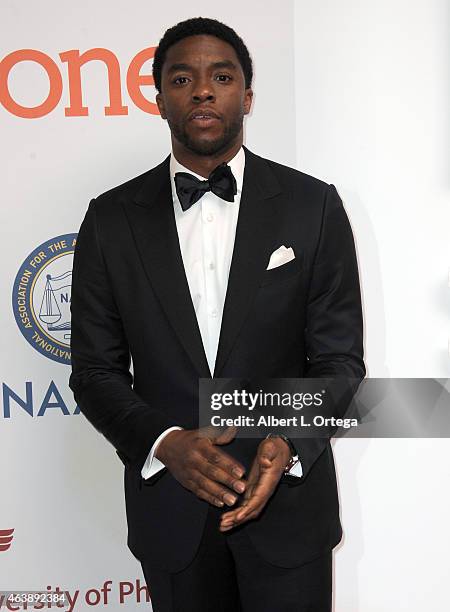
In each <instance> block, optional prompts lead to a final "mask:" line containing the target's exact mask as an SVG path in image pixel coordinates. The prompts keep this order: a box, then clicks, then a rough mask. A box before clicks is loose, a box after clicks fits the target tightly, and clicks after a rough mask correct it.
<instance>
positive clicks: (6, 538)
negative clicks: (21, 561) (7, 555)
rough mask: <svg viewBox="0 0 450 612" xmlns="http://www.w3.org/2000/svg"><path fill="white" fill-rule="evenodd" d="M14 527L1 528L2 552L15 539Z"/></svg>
mask: <svg viewBox="0 0 450 612" xmlns="http://www.w3.org/2000/svg"><path fill="white" fill-rule="evenodd" d="M13 533H14V529H0V552H4V551H5V550H8V548H9V547H10V546H11V542H12V541H13V537H14V536H13Z"/></svg>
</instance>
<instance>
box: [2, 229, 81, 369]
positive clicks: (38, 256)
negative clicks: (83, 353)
mask: <svg viewBox="0 0 450 612" xmlns="http://www.w3.org/2000/svg"><path fill="white" fill-rule="evenodd" d="M76 237H77V234H64V235H61V236H57V237H56V238H51V239H50V240H47V241H46V242H44V243H43V244H40V245H39V246H38V247H36V248H35V249H34V251H33V252H32V253H30V255H28V256H27V257H26V258H25V260H24V262H23V263H22V265H21V266H20V268H19V271H18V272H17V275H16V278H15V281H14V286H13V293H12V306H13V311H14V316H15V319H16V323H17V325H18V327H19V329H20V331H21V332H22V335H23V336H24V338H25V339H26V340H27V342H28V343H29V344H30V345H31V346H32V347H33V348H34V349H35V350H37V351H38V352H39V353H40V354H41V355H45V357H48V358H49V359H52V360H53V361H57V362H58V363H65V364H67V365H70V298H71V285H72V263H73V253H74V249H75V244H76Z"/></svg>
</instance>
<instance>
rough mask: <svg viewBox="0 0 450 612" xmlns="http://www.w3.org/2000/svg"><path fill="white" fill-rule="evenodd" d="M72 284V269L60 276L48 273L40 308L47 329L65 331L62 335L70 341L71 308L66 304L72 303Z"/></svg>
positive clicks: (41, 319)
mask: <svg viewBox="0 0 450 612" xmlns="http://www.w3.org/2000/svg"><path fill="white" fill-rule="evenodd" d="M71 286H72V271H71V270H69V271H68V272H63V273H62V274H59V275H58V276H52V275H51V274H47V275H46V282H45V288H44V294H43V296H42V301H41V307H40V309H39V320H40V321H42V323H43V324H44V325H46V328H47V331H49V332H63V333H62V337H63V338H64V340H67V342H68V343H70V310H69V312H67V308H65V305H66V304H68V303H70V290H71ZM69 308H70V307H69Z"/></svg>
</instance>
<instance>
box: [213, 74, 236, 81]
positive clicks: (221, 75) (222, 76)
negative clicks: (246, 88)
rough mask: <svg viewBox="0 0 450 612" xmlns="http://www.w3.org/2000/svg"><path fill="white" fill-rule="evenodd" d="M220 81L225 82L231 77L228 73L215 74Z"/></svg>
mask: <svg viewBox="0 0 450 612" xmlns="http://www.w3.org/2000/svg"><path fill="white" fill-rule="evenodd" d="M215 78H216V79H217V80H218V81H220V82H221V83H227V82H228V81H231V80H232V77H231V76H230V75H229V74H217V75H216V77H215Z"/></svg>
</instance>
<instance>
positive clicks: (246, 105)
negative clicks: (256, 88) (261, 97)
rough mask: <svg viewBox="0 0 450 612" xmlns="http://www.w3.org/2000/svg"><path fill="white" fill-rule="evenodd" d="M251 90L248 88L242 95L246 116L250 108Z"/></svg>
mask: <svg viewBox="0 0 450 612" xmlns="http://www.w3.org/2000/svg"><path fill="white" fill-rule="evenodd" d="M252 100H253V90H252V89H250V88H248V89H246V90H245V93H244V115H248V114H249V112H250V109H251V107H252Z"/></svg>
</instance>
